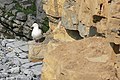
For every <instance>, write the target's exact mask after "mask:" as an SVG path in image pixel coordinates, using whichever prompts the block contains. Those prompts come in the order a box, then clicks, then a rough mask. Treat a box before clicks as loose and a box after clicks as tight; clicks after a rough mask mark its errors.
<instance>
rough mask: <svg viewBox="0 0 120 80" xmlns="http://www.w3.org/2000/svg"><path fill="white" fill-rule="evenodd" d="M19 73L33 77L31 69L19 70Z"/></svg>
mask: <svg viewBox="0 0 120 80" xmlns="http://www.w3.org/2000/svg"><path fill="white" fill-rule="evenodd" d="M21 71H22V72H23V73H24V74H26V75H31V76H33V74H34V73H33V71H32V70H31V69H24V68H23V69H21Z"/></svg>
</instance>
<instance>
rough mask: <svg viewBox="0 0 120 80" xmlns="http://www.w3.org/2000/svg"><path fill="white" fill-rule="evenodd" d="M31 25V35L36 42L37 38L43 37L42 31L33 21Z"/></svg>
mask: <svg viewBox="0 0 120 80" xmlns="http://www.w3.org/2000/svg"><path fill="white" fill-rule="evenodd" d="M32 27H33V30H32V34H31V36H32V37H33V39H34V40H35V41H36V42H39V39H41V38H42V37H43V32H42V30H41V29H39V27H38V24H37V23H34V24H33V25H32Z"/></svg>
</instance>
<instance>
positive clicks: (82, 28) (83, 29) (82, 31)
mask: <svg viewBox="0 0 120 80" xmlns="http://www.w3.org/2000/svg"><path fill="white" fill-rule="evenodd" d="M78 31H79V34H80V36H81V37H85V36H86V35H87V32H86V26H85V25H83V24H82V23H80V22H79V25H78Z"/></svg>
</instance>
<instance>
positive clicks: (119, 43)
mask: <svg viewBox="0 0 120 80" xmlns="http://www.w3.org/2000/svg"><path fill="white" fill-rule="evenodd" d="M43 3H44V5H43V9H44V10H45V12H46V13H47V16H48V18H49V20H50V23H49V26H50V28H51V30H52V35H53V39H55V40H58V42H62V43H60V45H57V47H55V48H54V49H51V51H50V52H48V51H47V52H44V53H45V55H44V60H43V61H44V62H45V63H44V66H43V72H42V79H43V80H119V79H120V73H119V72H120V69H119V67H120V65H119V59H120V55H119V54H120V50H119V49H120V40H119V39H120V36H119V35H120V29H119V26H120V25H119V22H120V18H119V15H120V12H119V9H120V6H119V3H120V0H43ZM59 23H61V25H59ZM78 34H79V37H78ZM93 36H95V37H93ZM86 37H87V38H86ZM91 37H93V38H91ZM83 38H85V39H83ZM79 39H80V41H79ZM76 40H78V41H76ZM68 41H70V42H68ZM51 45H52V44H51ZM47 46H48V44H47ZM54 46H56V45H54Z"/></svg>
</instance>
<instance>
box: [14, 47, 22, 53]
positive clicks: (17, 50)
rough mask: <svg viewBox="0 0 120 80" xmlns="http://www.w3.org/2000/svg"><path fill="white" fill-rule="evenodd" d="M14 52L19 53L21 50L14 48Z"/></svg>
mask: <svg viewBox="0 0 120 80" xmlns="http://www.w3.org/2000/svg"><path fill="white" fill-rule="evenodd" d="M14 52H16V53H21V52H22V51H21V50H20V49H19V48H14Z"/></svg>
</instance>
